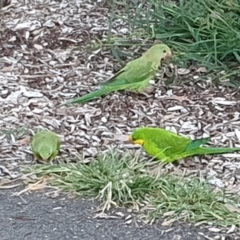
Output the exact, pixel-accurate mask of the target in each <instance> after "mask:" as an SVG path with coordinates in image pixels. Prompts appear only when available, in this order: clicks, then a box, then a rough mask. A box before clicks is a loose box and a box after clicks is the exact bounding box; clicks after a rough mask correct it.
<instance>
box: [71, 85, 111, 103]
mask: <svg viewBox="0 0 240 240" xmlns="http://www.w3.org/2000/svg"><path fill="white" fill-rule="evenodd" d="M109 92H111V91H108V90H106V88H104V87H103V88H100V89H98V90H96V91H94V92H90V93H88V94H86V95H84V96H82V97H78V98H75V99H73V100H71V101H69V102H67V104H74V103H86V102H88V101H90V100H92V99H93V98H97V97H100V96H102V95H104V94H107V93H109Z"/></svg>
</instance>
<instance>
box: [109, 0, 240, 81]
mask: <svg viewBox="0 0 240 240" xmlns="http://www.w3.org/2000/svg"><path fill="white" fill-rule="evenodd" d="M112 7H114V6H112ZM115 8H116V6H115ZM125 8H126V9H129V8H130V7H129V6H125ZM132 9H135V11H127V13H128V19H127V21H128V23H129V24H130V26H131V28H132V34H133V35H134V32H135V31H137V30H138V29H144V33H143V35H142V36H143V37H144V38H146V33H147V36H148V38H157V39H161V40H162V41H163V42H165V43H167V44H168V45H169V46H170V47H171V48H172V49H173V51H174V56H173V58H174V59H173V60H174V62H175V63H176V64H177V65H178V66H180V67H187V66H188V65H189V63H191V64H192V63H194V64H195V63H196V64H197V65H198V66H204V67H206V68H207V69H208V71H209V73H211V78H212V79H213V80H218V81H224V82H226V81H229V82H230V80H231V82H230V83H229V85H230V86H239V80H238V79H237V77H239V76H240V69H239V63H240V18H239V15H240V2H239V1H238V0H228V1H225V0H197V1H196V0H179V1H170V0H169V1H158V0H149V1H142V2H141V4H139V3H137V2H136V4H135V6H132ZM112 14H114V12H112ZM115 17H116V18H118V15H117V14H116V15H115ZM111 19H113V16H112V17H111ZM213 73H214V74H213Z"/></svg>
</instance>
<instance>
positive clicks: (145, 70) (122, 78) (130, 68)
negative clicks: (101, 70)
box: [100, 59, 157, 86]
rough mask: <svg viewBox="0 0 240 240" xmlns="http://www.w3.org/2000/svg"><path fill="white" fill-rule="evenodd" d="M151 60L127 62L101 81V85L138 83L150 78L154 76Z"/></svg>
mask: <svg viewBox="0 0 240 240" xmlns="http://www.w3.org/2000/svg"><path fill="white" fill-rule="evenodd" d="M155 71H157V69H153V67H152V62H150V61H143V59H141V60H140V59H136V60H134V61H132V62H130V63H129V64H127V65H126V66H125V67H124V68H123V69H121V70H120V71H119V72H117V73H116V75H114V76H113V77H111V78H110V79H108V80H107V81H106V82H103V83H101V84H100V85H101V86H119V85H124V84H132V83H140V82H143V81H146V80H151V78H153V77H154V76H155Z"/></svg>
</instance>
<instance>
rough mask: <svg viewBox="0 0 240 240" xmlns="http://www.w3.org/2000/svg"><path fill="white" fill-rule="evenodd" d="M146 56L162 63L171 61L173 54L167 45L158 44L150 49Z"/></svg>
mask: <svg viewBox="0 0 240 240" xmlns="http://www.w3.org/2000/svg"><path fill="white" fill-rule="evenodd" d="M146 55H147V56H149V57H151V58H155V59H156V60H160V61H161V60H167V59H169V58H170V57H171V56H172V52H171V49H170V48H169V47H168V46H167V45H166V44H162V43H158V44H155V45H153V46H152V47H151V48H149V49H148V51H147V52H146Z"/></svg>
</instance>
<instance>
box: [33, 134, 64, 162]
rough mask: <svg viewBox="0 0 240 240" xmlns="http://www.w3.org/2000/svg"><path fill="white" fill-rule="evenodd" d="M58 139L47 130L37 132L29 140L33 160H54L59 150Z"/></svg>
mask: <svg viewBox="0 0 240 240" xmlns="http://www.w3.org/2000/svg"><path fill="white" fill-rule="evenodd" d="M60 143H61V141H60V138H59V137H58V136H57V135H56V134H55V133H54V132H50V131H47V130H40V131H38V132H37V133H36V134H35V135H34V136H33V138H32V140H31V148H32V151H33V155H34V157H35V159H37V160H39V161H40V162H50V161H52V160H53V159H55V158H56V156H57V155H58V152H59V148H60Z"/></svg>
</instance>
